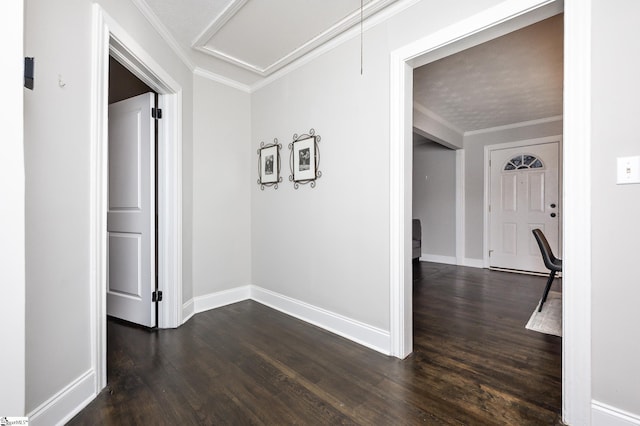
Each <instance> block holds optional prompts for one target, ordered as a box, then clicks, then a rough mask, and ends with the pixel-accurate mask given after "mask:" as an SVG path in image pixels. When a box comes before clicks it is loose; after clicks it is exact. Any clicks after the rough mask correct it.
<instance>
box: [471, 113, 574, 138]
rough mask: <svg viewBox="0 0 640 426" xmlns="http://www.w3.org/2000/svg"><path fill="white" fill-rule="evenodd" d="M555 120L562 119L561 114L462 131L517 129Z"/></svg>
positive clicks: (477, 133)
mask: <svg viewBox="0 0 640 426" xmlns="http://www.w3.org/2000/svg"><path fill="white" fill-rule="evenodd" d="M555 121H562V115H554V116H553V117H547V118H539V119H537V120H528V121H521V122H519V123H512V124H505V125H504V126H496V127H488V128H486V129H478V130H470V131H468V132H464V135H465V136H473V135H479V134H482V133H491V132H499V131H502V130H510V129H519V128H521V127H527V126H535V125H537V124H544V123H553V122H555Z"/></svg>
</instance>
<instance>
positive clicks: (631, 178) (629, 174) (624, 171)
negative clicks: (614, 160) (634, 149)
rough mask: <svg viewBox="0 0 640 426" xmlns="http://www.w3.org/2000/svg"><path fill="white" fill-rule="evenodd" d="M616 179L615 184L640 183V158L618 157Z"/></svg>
mask: <svg viewBox="0 0 640 426" xmlns="http://www.w3.org/2000/svg"><path fill="white" fill-rule="evenodd" d="M617 175H618V178H617V180H616V183H617V184H618V185H624V184H627V183H640V156H635V157H618V174H617Z"/></svg>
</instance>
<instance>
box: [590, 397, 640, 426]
mask: <svg viewBox="0 0 640 426" xmlns="http://www.w3.org/2000/svg"><path fill="white" fill-rule="evenodd" d="M591 413H592V414H591V424H592V425H593V426H639V425H640V415H638V414H633V413H629V412H628V411H624V410H621V409H619V408H616V407H613V406H611V405H608V404H605V403H602V402H599V401H596V400H593V401H592V402H591Z"/></svg>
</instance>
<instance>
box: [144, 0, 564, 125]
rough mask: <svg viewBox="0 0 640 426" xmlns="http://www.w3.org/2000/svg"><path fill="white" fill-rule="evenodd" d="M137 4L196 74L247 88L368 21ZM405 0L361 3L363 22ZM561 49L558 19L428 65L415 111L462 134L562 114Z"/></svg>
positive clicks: (164, 2) (312, 3) (255, 8)
mask: <svg viewBox="0 0 640 426" xmlns="http://www.w3.org/2000/svg"><path fill="white" fill-rule="evenodd" d="M132 1H133V3H134V4H135V5H136V6H137V7H138V8H139V9H140V11H141V12H142V13H143V14H144V15H145V16H146V18H147V19H148V20H149V22H150V23H151V24H152V25H153V26H154V27H155V28H156V30H157V31H158V32H159V33H160V35H161V36H162V37H163V38H164V40H165V41H166V42H167V43H168V44H169V45H170V46H171V47H172V49H173V50H174V51H175V52H176V53H177V54H178V55H179V56H180V58H181V59H182V61H183V62H184V63H185V64H186V65H187V66H189V67H190V68H191V69H192V70H194V71H195V72H196V73H199V74H200V75H205V76H209V77H211V78H214V79H216V80H218V81H221V82H225V83H228V84H230V85H232V86H233V85H235V86H236V87H240V88H244V89H247V90H251V88H252V87H255V86H256V85H259V84H260V83H261V82H263V81H265V79H267V78H269V76H272V77H275V76H274V74H275V73H277V72H278V71H280V73H282V72H286V70H287V67H288V66H291V65H295V64H296V63H297V62H302V61H304V59H305V58H307V57H310V56H312V55H314V52H315V53H317V52H318V51H319V50H321V49H322V48H323V46H325V47H326V45H327V43H328V42H330V41H331V40H334V39H335V38H336V37H338V36H340V35H342V34H343V33H345V32H348V31H349V30H353V31H359V28H360V19H361V9H360V6H361V2H360V0H132ZM404 3H406V4H411V2H410V1H406V0H363V3H362V4H363V8H362V18H363V19H364V20H365V21H366V19H367V18H370V17H373V16H374V15H375V14H377V13H378V12H381V11H382V10H383V9H385V8H387V10H388V9H390V8H391V7H394V4H395V6H397V7H398V8H399V9H400V7H401V5H402V4H404ZM365 23H366V22H365ZM365 28H366V27H365ZM364 37H365V38H366V33H365V35H364ZM562 45H563V26H562V15H556V16H554V17H552V18H549V19H546V20H544V21H541V22H539V23H537V24H534V25H531V26H529V27H525V28H522V29H520V30H518V31H515V32H512V33H510V34H507V35H505V36H502V37H499V38H496V39H494V40H491V41H489V42H486V43H483V44H480V45H477V46H475V47H472V48H470V49H467V50H464V51H461V52H458V53H456V54H453V55H451V56H448V57H445V58H443V59H440V60H437V61H435V62H432V63H429V64H427V65H424V66H422V67H420V68H417V69H416V70H415V72H414V107H415V108H416V109H418V110H420V111H422V112H425V113H428V114H429V115H430V116H432V117H436V118H437V120H439V121H440V122H441V123H443V124H445V125H447V126H448V127H450V128H451V129H454V130H455V131H457V132H459V133H460V134H464V133H466V132H470V131H477V130H479V129H487V128H493V127H498V126H504V125H510V124H513V123H521V122H526V121H531V120H538V119H546V118H549V117H558V116H561V115H562V79H563V77H562V76H563V49H562ZM365 72H366V70H365ZM276 76H277V74H276Z"/></svg>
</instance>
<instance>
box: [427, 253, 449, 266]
mask: <svg viewBox="0 0 640 426" xmlns="http://www.w3.org/2000/svg"><path fill="white" fill-rule="evenodd" d="M420 261H421V262H435V263H444V264H446V265H457V264H458V261H457V259H456V257H455V256H441V255H439V254H427V253H422V254H421V255H420Z"/></svg>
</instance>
